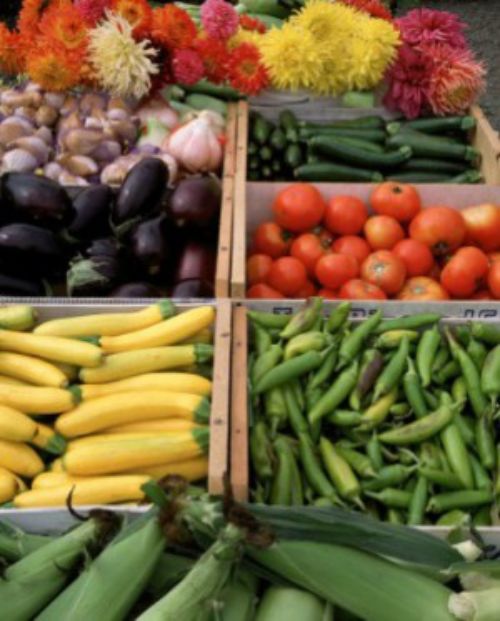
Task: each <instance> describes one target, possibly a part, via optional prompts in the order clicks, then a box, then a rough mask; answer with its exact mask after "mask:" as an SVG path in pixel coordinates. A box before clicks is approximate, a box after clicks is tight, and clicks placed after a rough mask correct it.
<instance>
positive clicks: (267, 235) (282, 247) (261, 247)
mask: <svg viewBox="0 0 500 621" xmlns="http://www.w3.org/2000/svg"><path fill="white" fill-rule="evenodd" d="M289 247H290V236H289V235H288V234H287V233H286V232H285V231H284V230H283V229H282V228H281V226H279V225H278V224H276V222H262V224H259V226H258V227H257V229H256V231H255V233H254V236H253V248H254V251H255V252H256V253H259V254H267V255H269V256H270V257H271V258H273V259H277V258H278V257H283V256H284V255H285V254H286V253H287V252H288V248H289Z"/></svg>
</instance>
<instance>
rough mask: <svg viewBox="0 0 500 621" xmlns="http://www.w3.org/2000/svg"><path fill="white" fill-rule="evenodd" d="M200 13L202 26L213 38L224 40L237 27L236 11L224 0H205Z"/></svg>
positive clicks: (232, 33) (237, 17)
mask: <svg viewBox="0 0 500 621" xmlns="http://www.w3.org/2000/svg"><path fill="white" fill-rule="evenodd" d="M200 15H201V23H202V24H203V28H204V29H205V30H206V32H207V33H208V34H209V35H210V36H211V37H213V38H214V39H222V40H223V41H225V40H226V39H229V37H231V36H232V35H234V33H235V32H236V30H237V29H238V22H239V16H238V13H237V12H236V9H235V8H234V7H233V6H232V5H231V4H229V2H225V0H205V2H204V3H203V4H202V5H201V11H200Z"/></svg>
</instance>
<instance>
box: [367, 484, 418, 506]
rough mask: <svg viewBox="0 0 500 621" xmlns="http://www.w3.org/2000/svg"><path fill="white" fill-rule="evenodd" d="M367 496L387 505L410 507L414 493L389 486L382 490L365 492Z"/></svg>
mask: <svg viewBox="0 0 500 621" xmlns="http://www.w3.org/2000/svg"><path fill="white" fill-rule="evenodd" d="M365 494H366V496H368V497H369V498H373V499H374V500H377V501H378V502H381V503H382V504H383V505H385V506H386V507H393V508H394V509H408V507H409V506H410V502H411V498H412V493H411V492H406V491H404V490H401V489H394V488H391V487H388V488H386V489H384V490H383V491H381V492H365Z"/></svg>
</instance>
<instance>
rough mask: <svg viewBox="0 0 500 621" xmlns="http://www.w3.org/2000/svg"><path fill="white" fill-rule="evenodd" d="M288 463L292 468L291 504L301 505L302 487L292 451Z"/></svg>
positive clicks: (302, 500)
mask: <svg viewBox="0 0 500 621" xmlns="http://www.w3.org/2000/svg"><path fill="white" fill-rule="evenodd" d="M290 465H291V468H292V490H291V504H292V505H293V506H296V507H301V506H302V505H303V504H304V488H303V485H302V478H301V476H300V470H299V466H298V464H297V460H296V459H295V454H294V453H293V452H292V453H291V455H290Z"/></svg>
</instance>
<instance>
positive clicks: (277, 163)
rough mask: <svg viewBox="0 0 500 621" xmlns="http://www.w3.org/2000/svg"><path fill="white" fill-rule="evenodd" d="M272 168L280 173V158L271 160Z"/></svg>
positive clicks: (276, 172) (274, 171)
mask: <svg viewBox="0 0 500 621" xmlns="http://www.w3.org/2000/svg"><path fill="white" fill-rule="evenodd" d="M271 170H272V171H273V173H275V174H279V173H280V172H281V162H280V161H279V160H273V161H272V162H271Z"/></svg>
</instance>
